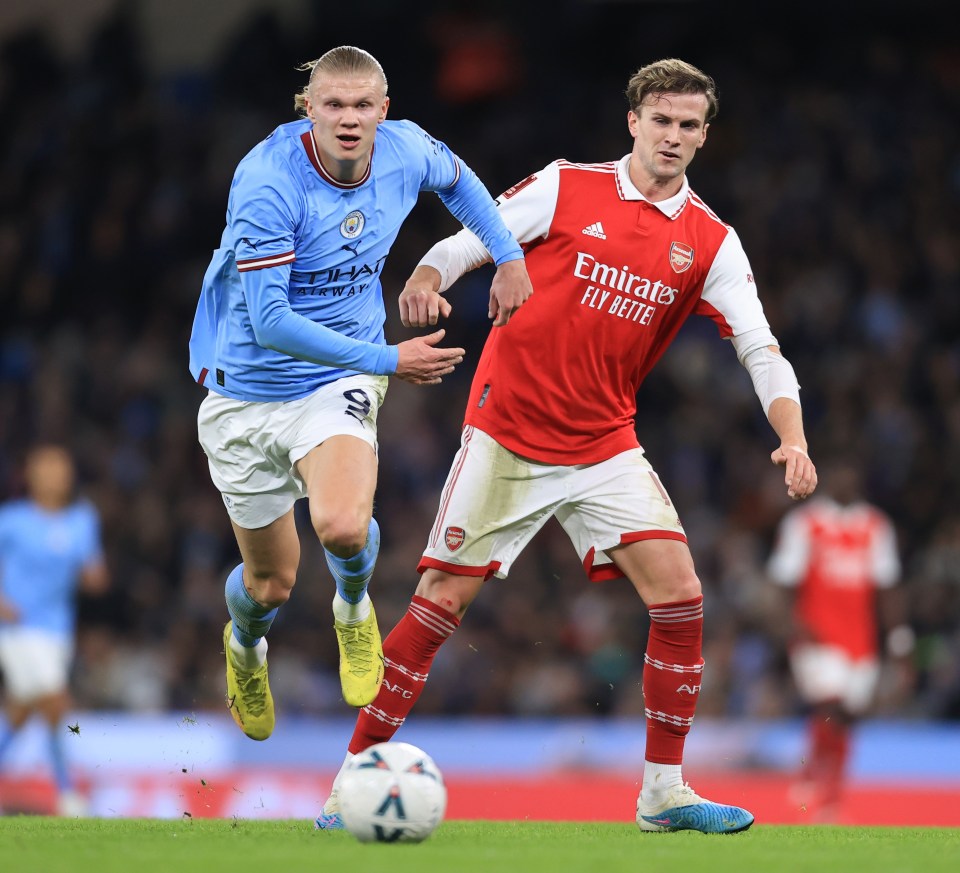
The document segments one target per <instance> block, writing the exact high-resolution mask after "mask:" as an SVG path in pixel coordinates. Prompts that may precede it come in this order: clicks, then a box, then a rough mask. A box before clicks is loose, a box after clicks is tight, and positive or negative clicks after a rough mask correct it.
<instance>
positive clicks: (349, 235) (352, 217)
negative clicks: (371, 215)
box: [340, 209, 364, 239]
mask: <svg viewBox="0 0 960 873" xmlns="http://www.w3.org/2000/svg"><path fill="white" fill-rule="evenodd" d="M363 223H364V217H363V213H362V212H361V211H360V210H359V209H355V210H354V211H353V212H351V213H350V214H349V215H348V216H347V217H346V218H345V219H343V221H342V222H340V236H342V237H345V238H346V239H356V237H358V236H360V233H361V231H362V230H363Z"/></svg>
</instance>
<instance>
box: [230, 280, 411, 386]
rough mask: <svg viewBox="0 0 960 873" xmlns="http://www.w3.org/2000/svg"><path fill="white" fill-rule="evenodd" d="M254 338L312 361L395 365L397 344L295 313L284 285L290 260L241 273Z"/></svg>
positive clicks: (373, 367)
mask: <svg viewBox="0 0 960 873" xmlns="http://www.w3.org/2000/svg"><path fill="white" fill-rule="evenodd" d="M240 282H241V284H242V285H243V292H244V296H245V297H246V300H247V309H248V311H249V313H250V323H251V325H252V327H253V333H254V336H255V337H256V340H257V344H258V345H261V346H263V347H264V348H265V349H271V350H273V351H275V352H281V353H282V354H285V355H289V356H290V357H291V358H299V359H300V360H302V361H309V362H310V363H313V364H322V365H324V366H327V367H340V368H342V369H344V370H358V371H359V372H361V373H372V374H373V375H375V376H389V375H390V374H392V373H395V372H396V370H397V361H398V360H399V358H400V351H399V349H398V348H397V347H396V346H388V345H379V344H378V343H368V342H364V341H363V340H356V339H353V338H352V337H348V336H344V335H343V334H342V333H337V331H335V330H331V329H330V328H329V327H324V326H323V325H322V324H317V323H316V322H315V321H311V320H310V319H309V318H304V317H303V316H302V315H298V314H297V313H296V312H294V311H293V310H292V309H291V308H290V301H289V300H288V299H287V290H288V288H289V286H290V265H289V264H286V265H283V266H280V267H268V268H266V269H263V270H250V271H249V272H246V273H241V274H240Z"/></svg>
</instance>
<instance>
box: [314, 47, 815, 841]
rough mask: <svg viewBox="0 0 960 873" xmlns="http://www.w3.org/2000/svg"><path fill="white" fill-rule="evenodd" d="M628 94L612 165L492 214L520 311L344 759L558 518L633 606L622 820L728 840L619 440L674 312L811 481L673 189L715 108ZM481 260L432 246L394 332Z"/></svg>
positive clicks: (662, 66)
mask: <svg viewBox="0 0 960 873" xmlns="http://www.w3.org/2000/svg"><path fill="white" fill-rule="evenodd" d="M626 96H627V100H628V104H629V111H628V113H627V126H628V129H629V132H630V135H631V136H632V137H633V148H632V150H631V152H630V153H629V154H628V155H626V156H624V157H623V158H621V159H620V160H617V161H610V162H605V163H597V164H575V163H570V162H569V161H565V160H557V161H554V162H552V163H550V164H548V165H547V166H546V167H544V168H543V169H542V170H538V171H537V172H536V173H534V174H533V175H531V176H528V177H527V178H526V179H524V180H523V181H522V182H520V183H518V184H517V185H514V186H513V187H512V188H511V189H509V190H508V191H506V192H505V193H504V194H503V195H502V197H500V199H499V201H498V202H499V206H500V211H501V214H502V215H503V218H504V221H505V222H506V224H507V226H508V227H509V228H510V230H511V231H513V233H514V235H515V236H516V237H517V239H518V240H519V242H520V243H521V245H522V246H523V248H524V250H525V254H526V259H527V269H528V271H529V274H530V277H531V280H532V282H533V288H534V293H533V294H532V296H531V297H530V298H529V299H528V300H527V301H526V302H525V303H524V305H523V307H522V308H521V309H520V310H519V311H518V312H517V314H515V315H514V316H513V318H512V319H511V320H510V322H509V324H507V325H505V326H502V327H498V328H495V329H494V330H492V331H491V332H490V335H489V338H488V339H487V342H486V345H485V347H484V350H483V354H482V356H481V359H480V362H479V365H478V367H477V372H476V375H475V377H474V380H473V385H472V388H471V391H470V398H469V401H468V403H467V411H466V416H465V419H464V427H463V434H462V441H461V447H460V450H459V452H458V453H457V455H456V457H455V459H454V461H453V465H452V467H451V470H450V473H449V476H448V478H447V482H446V485H445V487H444V490H443V494H442V497H441V502H440V507H439V510H438V513H437V518H436V522H435V524H434V527H433V530H432V531H431V533H430V536H429V540H428V543H427V547H426V550H425V551H424V554H423V558H422V559H421V561H420V564H419V567H418V571H419V572H420V573H421V574H422V576H421V578H420V583H419V585H418V587H417V590H416V593H415V595H414V596H413V599H412V602H411V604H410V607H409V609H408V611H407V613H406V614H405V615H404V616H403V618H401V620H400V621H399V622H398V624H397V626H396V627H395V628H394V630H393V631H392V633H391V634H390V635H389V636H388V637H387V639H386V641H385V642H384V657H385V660H386V670H385V674H384V675H385V678H384V683H383V686H382V688H381V690H380V693H379V694H378V695H377V698H376V700H374V702H373V703H371V704H370V705H369V706H367V707H364V709H362V710H361V712H360V715H359V717H358V720H357V725H356V729H355V731H354V734H353V738H352V739H351V741H350V744H349V747H348V748H349V751H348V758H349V755H350V754H354V753H356V752H359V751H361V750H362V749H365V748H367V747H368V746H370V745H372V744H374V743H377V742H382V741H385V740H388V739H390V738H391V737H392V736H393V735H394V733H395V732H396V731H397V729H398V728H399V727H400V726H401V725H402V724H403V721H404V719H405V718H406V716H407V714H408V713H409V712H410V710H411V708H412V707H413V705H414V703H415V702H416V700H417V698H418V697H419V696H420V693H421V691H422V690H423V687H424V683H425V681H426V679H427V675H428V673H429V672H430V666H431V664H432V662H433V658H434V655H435V653H436V651H437V650H438V649H439V647H440V645H441V644H442V643H443V642H445V641H446V640H447V639H448V638H449V637H450V635H451V634H452V633H453V632H454V631H455V630H456V628H457V627H458V626H459V624H460V620H461V618H462V617H463V615H464V613H465V612H466V609H467V607H468V606H469V605H470V603H471V601H472V600H473V599H474V598H475V597H476V595H477V593H478V592H479V591H480V588H481V586H482V585H483V583H484V581H485V580H486V579H488V578H490V577H491V576H498V577H505V576H506V575H507V574H508V573H509V571H510V567H511V565H512V563H513V561H514V560H515V559H516V557H517V555H518V554H519V553H520V551H521V550H522V549H523V548H524V547H525V546H526V544H527V543H528V542H529V541H530V539H531V538H532V537H533V536H534V534H536V532H537V531H538V530H539V529H540V528H541V527H542V526H543V525H544V523H545V522H546V521H547V520H548V519H549V518H550V517H551V516H556V517H557V519H558V520H559V522H560V523H561V525H562V526H563V527H564V529H565V530H566V532H567V534H568V535H569V537H570V539H571V541H572V543H573V545H574V547H575V548H576V549H577V552H578V554H579V556H580V559H581V561H582V562H583V568H584V571H585V573H586V575H587V576H588V577H589V578H590V579H591V580H595V581H600V580H606V579H613V578H617V577H621V576H625V577H626V578H627V579H628V580H629V581H630V582H631V583H632V584H633V585H634V587H635V588H636V590H637V592H638V594H639V595H640V597H641V598H642V599H643V602H644V603H645V604H646V606H647V608H648V610H649V615H650V633H649V637H648V641H647V650H646V655H645V662H644V673H643V689H644V704H645V710H646V722H647V739H646V754H645V766H644V774H643V784H642V788H641V791H640V796H639V798H638V800H637V824H638V825H639V826H640V828H641V829H642V830H645V831H664V830H687V829H690V830H697V831H702V832H705V833H730V832H735V831H741V830H745V829H746V828H748V827H750V825H751V824H752V823H753V815H752V814H751V813H749V812H748V811H746V810H744V809H741V808H739V807H736V806H728V805H724V804H719V803H714V802H712V801H709V800H705V799H703V798H701V797H699V796H698V795H697V794H696V793H695V792H694V791H693V789H692V788H690V786H689V785H687V784H686V783H685V782H684V780H683V777H682V774H681V763H682V760H683V746H684V740H685V738H686V735H687V733H688V731H689V730H690V725H691V722H692V721H693V715H694V710H695V708H696V704H697V697H698V695H699V692H700V686H701V674H702V671H703V668H704V662H703V658H702V657H701V643H702V637H703V597H702V594H701V586H700V580H699V579H698V578H697V574H696V571H695V570H694V565H693V559H692V557H691V554H690V550H689V548H688V547H687V541H686V535H685V534H684V530H683V527H682V525H681V523H680V519H679V518H678V517H677V510H676V508H675V507H674V505H673V503H672V502H671V500H670V497H669V496H668V494H667V491H666V489H665V487H664V486H663V484H662V483H661V481H660V479H659V477H658V476H657V474H656V472H655V471H654V470H653V468H652V467H651V465H650V463H649V462H648V461H647V459H646V458H645V457H644V453H643V449H642V448H641V447H640V445H639V442H638V440H637V435H636V425H635V419H636V415H637V409H636V395H637V391H638V389H639V387H640V384H641V382H642V381H643V379H644V377H645V376H646V375H647V373H648V372H649V371H650V369H651V367H653V365H654V364H655V363H656V361H657V360H658V359H659V358H660V356H661V355H662V354H663V352H664V350H665V349H666V348H667V346H668V345H669V344H670V342H671V341H672V340H673V338H674V337H675V336H676V334H677V331H678V330H679V329H680V327H681V325H682V324H683V323H684V321H686V319H687V317H688V316H690V315H692V314H698V315H706V316H708V317H709V318H711V319H713V321H714V322H715V323H716V325H717V327H718V329H719V330H720V334H721V336H723V337H724V338H727V339H729V340H730V341H731V342H732V344H733V347H734V350H735V351H736V354H737V355H738V357H739V359H740V361H741V362H742V364H743V365H744V366H745V367H746V368H747V370H748V371H749V373H750V376H751V377H752V379H753V384H754V387H755V388H756V392H757V394H758V396H759V398H760V401H761V403H762V405H763V409H764V411H765V412H766V415H767V418H768V420H769V422H770V424H771V426H772V427H773V429H774V431H775V432H776V434H777V436H778V437H779V439H780V445H779V446H778V447H777V449H776V450H775V451H774V452H773V454H772V456H771V457H772V460H773V462H774V463H775V464H778V465H780V466H781V467H783V468H784V475H785V482H786V488H787V493H788V494H789V495H790V496H791V497H792V498H794V499H801V498H804V497H807V496H808V495H809V494H811V493H812V492H813V490H814V488H815V487H816V481H817V478H816V470H815V468H814V465H813V463H812V461H811V460H810V458H809V456H808V455H807V441H806V438H805V436H804V429H803V420H802V415H801V409H800V400H799V389H798V385H797V380H796V377H795V375H794V372H793V368H792V367H791V366H790V364H789V363H788V362H787V360H786V359H785V358H784V357H783V356H782V355H781V354H780V350H779V346H778V343H777V340H776V339H775V337H774V336H773V334H772V332H771V330H770V326H769V324H768V323H767V320H766V318H765V317H764V313H763V308H762V306H761V304H760V301H759V299H758V297H757V288H756V284H755V283H754V279H753V274H752V271H751V268H750V263H749V261H748V260H747V256H746V254H745V253H744V250H743V247H742V246H741V244H740V240H739V239H738V237H737V235H736V233H735V232H734V230H733V228H731V227H730V226H729V225H726V224H724V223H723V222H722V221H721V220H720V219H719V218H718V217H717V216H716V215H715V214H714V213H713V212H712V211H711V210H710V209H709V208H708V207H707V205H706V204H705V203H704V202H703V201H702V200H701V199H700V198H699V197H698V196H697V195H696V194H694V192H693V191H692V190H691V188H690V185H689V183H688V181H687V177H686V168H687V166H688V164H689V163H690V161H691V160H693V157H694V155H695V154H696V152H697V150H698V149H699V148H701V147H702V146H703V144H704V142H705V140H706V137H707V130H708V128H709V125H710V121H711V120H712V119H713V117H714V116H715V114H716V111H717V96H716V88H715V85H714V82H713V80H712V79H711V78H710V77H709V76H707V75H706V74H704V73H703V72H701V71H700V70H698V69H697V68H696V67H693V66H691V65H690V64H688V63H686V62H684V61H681V60H677V59H667V60H661V61H657V62H655V63H652V64H649V65H647V66H645V67H643V68H642V69H640V70H638V71H637V72H636V73H635V74H634V75H633V76H632V77H631V79H630V81H629V84H628V87H627V91H626ZM489 257H490V256H489V254H488V253H487V251H486V250H485V249H484V247H483V245H482V244H481V243H480V241H479V240H478V239H477V238H476V237H475V236H474V235H473V234H471V233H470V232H469V231H461V232H460V233H458V234H456V235H454V236H452V237H449V238H448V239H445V240H443V241H441V242H440V243H438V244H437V245H436V246H434V247H433V248H432V249H431V250H430V251H429V252H428V253H427V255H426V256H425V257H424V259H423V260H422V261H421V263H420V264H419V265H418V266H417V268H416V269H415V270H414V273H413V275H412V276H411V277H410V279H409V280H408V282H407V284H406V286H405V288H404V290H403V293H402V294H401V296H400V314H401V319H402V321H403V323H404V324H405V325H409V326H422V325H428V324H435V323H436V322H437V319H438V317H440V316H444V317H445V316H447V315H448V314H449V312H450V309H451V307H450V303H449V301H448V300H447V299H446V298H445V297H443V296H441V295H442V294H443V292H444V291H446V290H447V288H449V287H450V285H451V284H453V282H454V281H456V279H457V278H459V277H460V276H461V275H462V274H463V273H465V272H467V271H468V270H471V269H474V268H476V267H478V266H480V265H481V264H483V263H486V262H488V261H489ZM338 812H339V805H338V797H337V788H336V782H335V783H334V789H333V792H332V793H331V796H330V797H329V799H328V800H327V802H326V804H325V805H324V809H323V812H322V813H321V815H320V817H319V818H318V819H317V826H318V827H321V828H327V827H338V826H342V823H341V822H340V817H339V814H338Z"/></svg>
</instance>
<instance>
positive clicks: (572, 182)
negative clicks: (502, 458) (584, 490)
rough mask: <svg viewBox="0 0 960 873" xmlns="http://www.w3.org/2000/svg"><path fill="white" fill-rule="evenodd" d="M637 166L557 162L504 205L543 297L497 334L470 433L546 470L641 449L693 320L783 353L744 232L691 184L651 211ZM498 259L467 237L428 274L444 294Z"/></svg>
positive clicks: (435, 259) (476, 389)
mask: <svg viewBox="0 0 960 873" xmlns="http://www.w3.org/2000/svg"><path fill="white" fill-rule="evenodd" d="M629 161H630V156H629V155H627V156H625V157H624V158H623V159H621V160H620V161H616V162H613V161H612V162H609V163H600V164H573V163H570V162H568V161H563V160H558V161H554V162H552V163H550V164H548V165H547V166H546V167H545V168H544V169H543V170H541V171H540V172H537V173H536V174H534V175H532V176H529V177H528V178H526V179H524V180H523V181H522V182H520V183H519V184H517V185H514V186H513V187H512V188H510V189H508V190H507V191H506V192H504V194H503V195H502V196H501V197H500V198H499V200H498V203H499V206H500V211H501V214H502V215H503V219H504V221H505V222H506V224H507V227H509V228H510V230H511V231H512V232H513V233H514V235H515V236H516V237H517V240H518V241H519V242H520V243H521V245H522V246H523V248H524V251H525V253H526V262H527V269H528V271H529V273H530V278H531V280H532V282H533V287H534V293H533V295H532V296H531V297H530V299H529V300H528V301H527V302H526V303H525V304H524V305H523V306H522V307H521V309H520V310H519V311H518V312H517V313H516V314H515V315H514V316H513V317H512V318H511V320H510V322H509V323H508V324H507V325H505V326H504V327H499V328H494V329H493V330H491V332H490V335H489V337H488V339H487V342H486V345H485V347H484V350H483V354H482V356H481V358H480V362H479V364H478V367H477V371H476V375H475V376H474V380H473V385H472V388H471V391H470V399H469V401H468V404H467V411H466V416H465V423H466V424H470V425H474V426H475V427H477V428H479V429H480V430H483V431H485V432H486V433H488V434H490V435H491V436H492V437H494V439H496V440H497V441H498V442H499V443H500V444H501V445H504V446H506V447H507V448H508V449H510V450H511V451H513V452H515V453H517V454H520V455H523V456H525V457H527V458H531V459H533V460H538V461H543V462H545V463H550V464H584V463H596V462H598V461H602V460H605V459H607V458H610V457H613V456H614V455H616V454H618V453H620V452H622V451H625V450H627V449H630V448H635V447H636V446H638V445H639V443H638V440H637V436H636V430H635V416H636V394H637V391H638V389H639V388H640V384H641V383H642V382H643V379H644V378H645V377H646V375H647V373H648V372H649V371H650V369H651V368H652V367H653V365H654V364H655V363H656V361H657V360H658V359H659V358H660V356H661V355H662V354H663V352H664V351H665V350H666V348H667V346H668V345H669V344H670V342H671V341H672V340H673V339H674V337H675V336H676V334H677V332H678V331H679V330H680V327H681V326H682V325H683V323H684V321H685V320H686V319H687V317H688V316H689V315H691V314H692V313H693V314H698V315H706V316H709V317H710V318H712V319H713V320H714V321H715V322H716V323H717V326H718V328H719V330H720V334H721V336H723V337H725V338H729V337H733V336H738V335H740V334H742V333H745V332H747V331H751V330H754V331H758V333H759V334H760V335H762V336H763V337H764V339H763V344H764V345H766V344H768V343H769V344H776V340H775V339H774V338H773V336H772V335H771V334H770V328H769V325H768V323H767V320H766V318H765V317H764V313H763V308H762V306H761V304H760V301H759V299H758V297H757V289H756V285H755V284H754V281H753V275H752V272H751V269H750V264H749V262H748V260H747V256H746V254H745V253H744V251H743V247H742V245H741V244H740V240H739V238H738V237H737V235H736V233H735V232H734V230H733V228H731V227H730V226H729V225H726V224H724V223H723V222H722V221H721V220H720V219H719V218H717V216H716V215H715V214H714V213H713V212H711V211H710V209H709V208H708V207H707V206H706V204H705V203H704V202H703V201H702V200H701V199H700V198H699V197H697V195H696V194H694V193H693V191H692V190H690V187H689V184H688V182H687V180H686V179H684V182H683V187H682V188H681V190H680V191H679V193H677V194H676V195H675V196H674V197H671V198H670V199H668V200H664V201H661V202H658V203H651V202H650V201H648V200H647V199H646V198H644V197H643V195H642V194H641V193H640V192H639V191H638V190H637V188H636V187H635V186H634V185H633V183H632V182H631V181H630V176H629V169H628V168H629ZM487 258H488V256H487V253H486V251H485V250H484V249H483V246H482V245H480V244H479V241H478V240H476V237H473V235H472V234H469V232H467V231H462V232H461V233H459V234H457V235H456V236H454V237H451V238H449V239H447V240H444V241H443V242H441V243H439V244H438V245H437V246H435V247H434V248H433V249H431V251H430V252H429V253H428V255H427V257H425V258H424V259H423V261H422V262H421V263H425V264H430V265H432V266H435V267H437V269H439V270H440V272H441V275H443V277H444V282H443V285H442V286H441V287H442V288H444V289H445V288H446V287H448V286H449V285H450V284H451V283H452V282H453V281H455V280H456V278H458V277H459V276H460V275H461V274H462V273H463V272H465V271H466V270H467V269H472V268H473V267H475V266H478V265H479V264H481V263H483V262H484V260H486V259H487Z"/></svg>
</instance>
